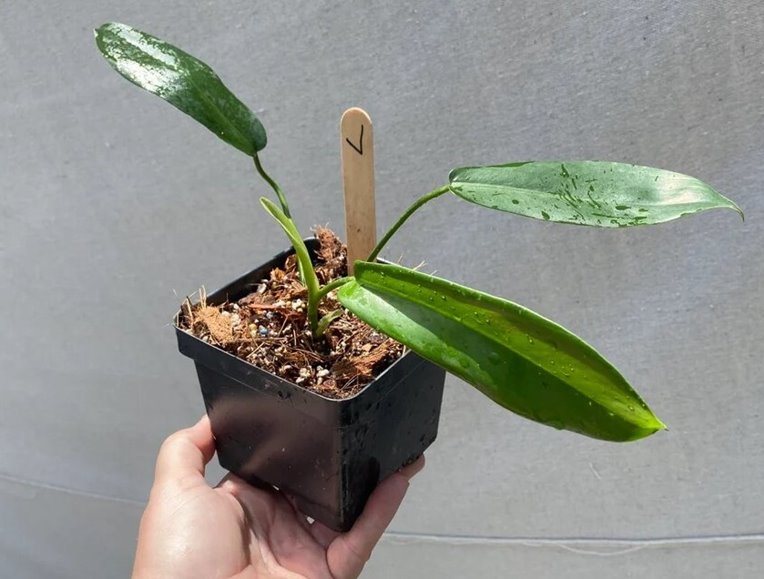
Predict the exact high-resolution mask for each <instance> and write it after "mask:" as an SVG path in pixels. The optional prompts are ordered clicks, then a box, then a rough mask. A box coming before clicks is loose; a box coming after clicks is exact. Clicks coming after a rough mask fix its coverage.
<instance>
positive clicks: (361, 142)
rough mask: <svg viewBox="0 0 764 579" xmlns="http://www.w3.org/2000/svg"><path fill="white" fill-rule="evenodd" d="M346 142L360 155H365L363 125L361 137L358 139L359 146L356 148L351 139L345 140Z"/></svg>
mask: <svg viewBox="0 0 764 579" xmlns="http://www.w3.org/2000/svg"><path fill="white" fill-rule="evenodd" d="M345 142H346V143H347V144H348V145H350V146H351V147H353V150H354V151H355V152H356V153H358V154H359V155H363V125H361V136H360V137H359V139H358V142H359V146H358V147H356V146H355V144H354V143H353V141H351V140H350V139H349V138H347V137H346V138H345Z"/></svg>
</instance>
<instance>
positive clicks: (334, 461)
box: [176, 239, 445, 531]
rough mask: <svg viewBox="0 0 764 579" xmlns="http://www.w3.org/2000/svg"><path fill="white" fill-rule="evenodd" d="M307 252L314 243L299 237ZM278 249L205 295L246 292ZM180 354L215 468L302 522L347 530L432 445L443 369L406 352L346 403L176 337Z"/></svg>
mask: <svg viewBox="0 0 764 579" xmlns="http://www.w3.org/2000/svg"><path fill="white" fill-rule="evenodd" d="M306 243H307V244H308V247H309V249H310V250H311V251H313V250H314V249H315V248H316V247H317V242H316V240H314V239H310V240H306ZM291 253H292V251H285V252H283V253H281V254H280V255H277V256H276V257H274V258H273V259H272V260H271V261H269V262H268V263H266V264H264V265H262V266H261V267H258V268H257V269H255V270H253V271H251V272H250V273H248V274H246V275H244V276H243V277H241V278H239V279H237V280H236V281H234V282H232V283H230V284H228V285H227V286H225V287H223V288H222V289H220V290H218V291H216V292H215V293H213V294H211V295H209V296H208V297H207V303H209V304H210V305H216V304H220V303H223V302H224V301H226V300H228V301H236V300H238V299H241V298H242V297H244V296H245V295H247V294H249V293H250V292H252V291H253V290H254V288H255V287H256V286H257V285H258V284H259V283H260V282H261V281H262V280H263V279H265V278H267V277H268V274H269V272H270V271H271V270H272V269H273V268H274V267H280V266H282V265H283V263H284V260H285V259H286V257H287V256H288V255H290V254H291ZM176 334H177V338H178V349H179V350H180V352H181V353H182V354H184V355H186V356H188V357H190V358H192V359H193V360H194V362H195V364H196V371H197V374H198V376H199V383H200V385H201V389H202V395H203V396H204V404H205V406H206V408H207V414H208V415H209V417H210V421H211V423H212V431H213V433H214V435H215V445H216V448H217V455H218V460H219V461H220V465H221V466H222V467H223V468H225V469H228V470H229V471H231V472H233V473H235V474H236V475H238V476H239V477H241V478H243V479H245V480H247V481H249V482H251V483H253V484H268V485H273V486H276V487H278V488H279V489H281V490H282V491H284V492H286V493H288V494H290V495H292V496H294V497H295V499H296V502H297V505H298V507H299V508H300V510H301V511H302V512H303V513H305V514H306V515H308V516H310V517H312V518H314V519H316V520H318V521H321V522H322V523H324V524H325V525H327V526H329V527H331V528H333V529H335V530H338V531H346V530H348V529H349V528H350V527H351V526H352V525H353V523H354V522H355V520H356V519H357V518H358V516H359V515H360V514H361V511H362V510H363V507H364V505H365V504H366V500H367V499H368V498H369V495H370V494H371V492H372V491H373V490H374V488H375V487H376V486H377V484H378V483H379V482H380V481H381V480H382V479H384V478H385V477H387V476H388V475H390V474H392V473H393V472H395V471H396V470H398V469H399V468H401V467H402V466H405V465H406V464H409V463H411V462H413V461H414V460H416V459H417V458H418V457H419V456H420V455H421V454H422V453H423V452H424V451H425V449H426V448H427V447H428V446H429V445H430V444H431V443H432V442H433V441H434V440H435V437H436V436H437V433H438V419H439V417H440V405H441V400H442V397H443V383H444V380H445V371H444V370H443V369H441V368H439V367H438V366H435V365H434V364H432V363H430V362H428V361H426V360H424V359H422V358H420V357H419V356H417V355H416V354H415V353H413V352H410V351H409V352H408V353H406V354H405V355H403V356H402V357H401V358H400V359H399V360H398V361H397V362H395V363H394V364H393V365H391V366H390V367H389V368H388V369H387V370H385V371H384V372H383V373H382V374H380V376H378V377H377V378H376V379H375V380H374V381H373V382H372V383H370V384H369V385H368V386H366V387H365V388H364V389H363V390H362V391H361V392H359V393H358V394H356V395H355V396H353V397H351V398H346V399H344V400H334V399H330V398H326V397H324V396H322V395H320V394H317V393H315V392H311V391H308V390H305V389H304V388H301V387H300V386H298V385H296V384H293V383H291V382H287V381H286V380H284V379H282V378H280V377H278V376H276V375H274V374H271V373H270V372H266V371H264V370H261V369H259V368H257V367H255V366H253V365H251V364H249V363H247V362H245V361H244V360H242V359H240V358H237V357H235V356H233V355H231V354H229V353H227V352H225V351H223V350H221V349H219V348H217V347H215V346H211V345H210V344H207V343H206V342H204V341H202V340H200V339H198V338H196V337H194V336H192V335H191V334H188V333H187V332H185V331H183V330H180V329H178V328H177V325H176Z"/></svg>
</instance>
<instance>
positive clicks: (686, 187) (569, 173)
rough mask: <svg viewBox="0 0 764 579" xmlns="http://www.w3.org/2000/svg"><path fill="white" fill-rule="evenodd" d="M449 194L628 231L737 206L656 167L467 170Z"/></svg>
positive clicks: (551, 164) (576, 164) (598, 164)
mask: <svg viewBox="0 0 764 579" xmlns="http://www.w3.org/2000/svg"><path fill="white" fill-rule="evenodd" d="M449 180H450V183H451V191H452V192H453V193H454V194H456V195H458V196H459V197H461V198H462V199H465V200H467V201H470V202H472V203H477V204H478V205H482V206H484V207H489V208H491V209H498V210H500V211H508V212H510V213H516V214H518V215H524V216H526V217H533V218H535V219H543V220H545V221H556V222H559V223H573V224H576V225H591V226H595V227H629V226H635V225H650V224H654V223H663V222H664V221H671V220H672V219H677V218H679V217H682V216H683V215H688V214H690V213H697V212H699V211H705V210H707V209H716V208H726V209H733V210H735V211H737V212H738V213H740V215H741V216H742V215H743V213H742V211H740V209H739V208H738V206H737V205H735V204H734V203H733V202H732V201H730V200H729V199H727V198H726V197H724V196H722V195H720V194H719V193H717V192H716V191H715V190H714V189H712V188H711V187H710V186H709V185H706V184H705V183H703V182H702V181H699V180H698V179H695V178H694V177H689V176H687V175H682V174H680V173H673V172H671V171H664V170H662V169H654V168H652V167H640V166H638V165H627V164H625V163H611V162H606V161H573V162H568V161H562V162H560V161H531V162H528V163H510V164H508V165H489V166H484V167H463V168H461V169H454V170H453V171H451V174H450V175H449Z"/></svg>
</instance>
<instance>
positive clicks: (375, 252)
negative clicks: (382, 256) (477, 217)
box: [366, 185, 449, 261]
mask: <svg viewBox="0 0 764 579" xmlns="http://www.w3.org/2000/svg"><path fill="white" fill-rule="evenodd" d="M448 191H449V186H448V185H444V186H443V187H439V188H438V189H435V190H434V191H430V192H429V193H428V194H427V195H424V196H422V197H420V198H419V199H417V200H416V201H414V203H413V204H412V205H411V207H409V208H408V209H406V212H405V213H404V214H403V215H401V216H400V217H399V218H398V221H396V222H395V224H394V225H393V226H392V227H391V228H390V229H389V230H388V231H387V233H385V236H384V237H383V238H382V239H380V240H379V243H377V246H376V247H375V248H374V249H373V250H372V252H371V253H370V254H369V257H367V258H366V261H374V260H375V259H377V256H378V255H379V252H380V251H382V248H383V247H384V246H385V244H386V243H387V242H388V241H390V238H391V237H392V236H393V235H395V232H396V231H398V229H400V227H401V225H403V224H404V223H405V222H406V220H407V219H408V218H409V217H411V215H412V214H413V213H414V212H415V211H416V210H417V209H419V208H420V207H421V206H422V205H424V204H425V203H427V202H428V201H430V200H432V199H435V198H436V197H440V196H441V195H443V193H447V192H448Z"/></svg>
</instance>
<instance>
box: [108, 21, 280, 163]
mask: <svg viewBox="0 0 764 579" xmlns="http://www.w3.org/2000/svg"><path fill="white" fill-rule="evenodd" d="M95 37H96V44H97V45H98V48H99V50H100V51H101V53H102V54H103V56H104V57H105V58H106V60H108V61H109V64H111V65H112V67H114V69H115V70H116V71H117V72H119V74H121V75H122V76H124V77H125V78H126V79H127V80H129V81H130V82H132V83H134V84H136V85H138V86H139V87H141V88H143V89H146V90H147V91H149V92H150V93H153V94H155V95H157V96H159V97H161V98H162V99H164V100H166V101H167V102H168V103H170V104H171V105H173V106H174V107H176V108H178V109H180V110H181V111H183V112H184V113H186V114H187V115H189V116H190V117H192V118H194V119H196V120H197V121H199V122H200V123H201V124H203V125H204V126H205V127H207V128H208V129H209V130H211V131H212V132H213V133H215V134H216V135H217V136H218V137H220V138H221V139H223V140H224V141H225V142H226V143H228V144H230V145H233V146H234V147H236V148H237V149H239V150H240V151H242V152H244V153H246V154H247V155H250V156H251V155H254V154H255V153H257V152H258V151H260V150H262V149H263V148H264V147H265V145H266V142H267V139H266V136H265V129H264V128H263V125H262V124H261V123H260V121H259V120H258V118H257V117H256V116H255V114H254V113H253V112H252V111H251V110H249V108H247V106H246V105H245V104H244V103H242V102H241V101H240V100H239V99H238V98H236V96H234V94H233V93H232V92H231V91H229V90H228V88H226V86H225V85H224V84H223V82H222V81H221V80H220V78H219V77H218V75H217V74H215V71H213V70H212V69H211V68H210V67H209V66H208V65H206V64H205V63H203V62H202V61H201V60H199V59H197V58H195V57H193V56H191V55H190V54H187V53H185V52H183V51H182V50H180V49H179V48H176V47H175V46H173V45H171V44H167V43H166V42H164V41H162V40H160V39H158V38H156V37H154V36H151V35H150V34H146V33H145V32H141V31H140V30H136V29H134V28H131V27H130V26H127V25H125V24H119V23H117V22H109V23H107V24H104V25H103V26H101V27H100V28H98V29H97V30H96V31H95Z"/></svg>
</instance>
